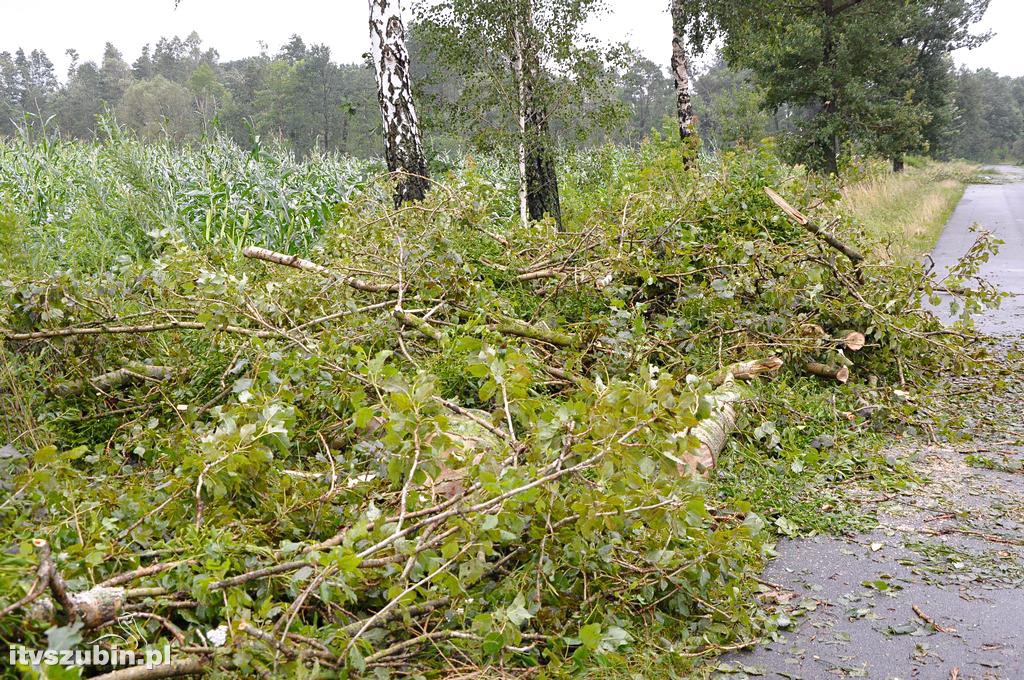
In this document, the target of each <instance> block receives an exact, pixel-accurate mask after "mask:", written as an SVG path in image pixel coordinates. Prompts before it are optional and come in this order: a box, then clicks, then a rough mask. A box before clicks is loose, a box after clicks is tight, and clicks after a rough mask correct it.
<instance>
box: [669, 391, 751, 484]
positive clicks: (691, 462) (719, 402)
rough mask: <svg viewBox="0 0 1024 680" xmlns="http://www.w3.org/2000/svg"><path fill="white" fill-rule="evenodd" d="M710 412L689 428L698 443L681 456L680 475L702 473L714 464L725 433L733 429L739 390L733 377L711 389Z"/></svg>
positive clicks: (725, 437)
mask: <svg viewBox="0 0 1024 680" xmlns="http://www.w3.org/2000/svg"><path fill="white" fill-rule="evenodd" d="M708 397H709V398H710V399H711V402H712V407H711V414H710V415H709V416H708V417H707V418H705V419H704V420H702V421H700V423H698V424H697V426H696V427H694V428H693V429H692V430H690V434H692V435H693V436H694V437H696V439H697V441H698V442H699V444H698V445H697V448H696V449H695V450H694V451H693V452H692V453H687V454H685V455H684V456H683V458H682V462H681V463H680V464H678V465H677V469H678V471H679V474H680V475H706V474H707V473H708V472H710V471H711V470H713V469H714V468H715V466H716V465H717V464H718V456H719V455H720V454H721V453H722V450H723V449H724V448H725V443H726V442H727V441H728V440H729V435H730V434H732V432H733V430H735V429H736V416H737V413H736V402H738V401H739V400H740V391H739V389H738V388H737V387H736V383H735V382H734V381H733V380H726V381H725V384H723V385H722V386H721V387H719V388H718V389H717V390H715V391H714V392H712V393H711V394H710V395H708Z"/></svg>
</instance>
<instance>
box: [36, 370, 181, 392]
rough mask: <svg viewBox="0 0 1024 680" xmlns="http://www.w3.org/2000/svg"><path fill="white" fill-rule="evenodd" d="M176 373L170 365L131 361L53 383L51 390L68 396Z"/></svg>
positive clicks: (171, 375)
mask: <svg viewBox="0 0 1024 680" xmlns="http://www.w3.org/2000/svg"><path fill="white" fill-rule="evenodd" d="M176 373H177V369H175V368H173V367H171V366H150V365H148V364H143V363H141V362H138V361H133V362H131V363H130V364H128V365H127V366H125V367H124V368H119V369H117V370H116V371H110V372H108V373H103V374H101V375H97V376H94V377H92V378H89V379H87V380H73V381H71V382H66V383H61V384H58V385H55V386H54V387H53V389H52V391H53V394H55V395H56V396H58V397H70V396H73V395H76V394H82V393H83V392H86V391H88V390H89V388H90V387H92V388H94V389H97V390H101V391H102V390H108V389H112V388H115V387H121V386H123V385H127V384H128V383H130V382H133V381H135V380H167V379H168V378H171V377H173V376H174V375H175V374H176Z"/></svg>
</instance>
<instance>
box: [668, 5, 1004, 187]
mask: <svg viewBox="0 0 1024 680" xmlns="http://www.w3.org/2000/svg"><path fill="white" fill-rule="evenodd" d="M681 7H682V8H683V17H684V21H683V23H684V24H686V25H687V26H688V29H689V33H690V36H691V38H692V40H693V42H694V46H695V48H696V49H697V50H701V49H704V48H706V47H707V46H708V45H709V44H710V43H711V41H712V39H713V37H714V36H715V34H716V30H715V29H717V30H718V31H720V32H721V33H723V34H724V36H725V41H724V53H725V56H726V58H727V60H728V61H729V63H730V64H731V65H733V66H735V67H737V68H745V69H749V70H750V71H751V72H752V73H753V74H754V77H755V81H756V83H757V84H758V85H759V86H760V87H761V88H762V90H763V92H764V96H765V99H764V106H765V107H766V108H767V109H768V110H772V111H774V110H778V109H780V108H781V107H784V106H789V107H800V108H801V109H804V113H805V115H804V116H802V117H801V118H799V119H797V121H796V126H797V131H796V134H791V135H789V136H788V140H787V146H788V149H789V153H790V155H791V157H792V158H794V159H795V160H797V161H798V162H802V163H806V164H808V165H809V166H811V167H812V168H814V169H817V170H822V171H825V172H829V173H838V172H839V170H840V160H841V158H842V157H844V156H848V155H849V154H850V152H851V151H866V152H873V153H881V154H884V155H886V156H889V157H893V158H898V157H900V156H901V155H902V154H905V153H908V152H915V151H919V150H924V149H925V148H926V147H927V144H928V143H929V142H936V143H939V142H941V140H942V138H943V135H944V134H945V130H944V128H943V126H944V125H948V124H949V123H950V121H951V116H950V111H949V94H950V93H949V78H948V74H949V71H950V69H951V62H950V61H949V58H948V55H949V54H950V53H951V52H952V51H954V50H957V49H962V48H969V47H972V46H976V45H977V44H979V43H980V42H983V41H984V39H985V38H984V37H977V36H974V35H972V34H971V33H970V27H971V26H972V25H973V24H974V23H976V22H977V21H979V20H980V19H981V17H982V16H983V15H984V13H985V10H986V9H987V7H988V0H942V1H941V2H929V1H926V0H911V1H909V2H907V1H904V0H854V1H853V2H832V1H831V0H827V1H823V2H820V3H810V4H805V5H801V6H799V7H794V6H793V5H792V3H789V2H784V1H781V0H780V1H778V2H775V1H772V2H760V3H748V2H742V1H739V0H706V1H702V2H693V3H681Z"/></svg>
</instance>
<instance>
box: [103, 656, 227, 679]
mask: <svg viewBox="0 0 1024 680" xmlns="http://www.w3.org/2000/svg"><path fill="white" fill-rule="evenodd" d="M206 667H207V662H206V661H205V660H203V659H199V658H195V659H178V660H177V661H171V662H170V663H162V664H159V665H156V666H132V667H130V668H122V669H120V670H116V671H112V672H110V673H104V674H103V675H97V676H95V677H94V678H93V680H159V679H160V678H180V677H184V676H186V675H203V674H204V673H206Z"/></svg>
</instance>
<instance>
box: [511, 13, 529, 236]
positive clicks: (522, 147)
mask: <svg viewBox="0 0 1024 680" xmlns="http://www.w3.org/2000/svg"><path fill="white" fill-rule="evenodd" d="M513 40H514V42H515V50H516V53H515V56H514V58H513V61H512V70H513V72H514V75H515V80H516V95H517V100H516V114H517V115H516V118H517V122H518V123H519V149H518V151H519V219H520V221H521V222H522V223H523V226H525V225H527V224H529V222H530V212H529V210H530V208H529V198H528V196H527V191H526V184H527V182H526V79H525V78H526V73H525V65H526V57H525V54H526V44H525V40H524V36H523V31H522V30H521V29H520V28H518V27H517V28H516V29H515V30H514V32H513Z"/></svg>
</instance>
